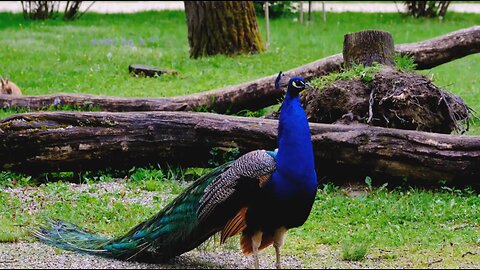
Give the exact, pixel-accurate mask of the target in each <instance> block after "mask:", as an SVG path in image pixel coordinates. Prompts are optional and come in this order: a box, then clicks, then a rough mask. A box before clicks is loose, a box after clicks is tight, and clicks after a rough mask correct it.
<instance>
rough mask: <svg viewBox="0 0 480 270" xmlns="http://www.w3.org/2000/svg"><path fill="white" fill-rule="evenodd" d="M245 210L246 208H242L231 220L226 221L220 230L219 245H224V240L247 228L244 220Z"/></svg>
mask: <svg viewBox="0 0 480 270" xmlns="http://www.w3.org/2000/svg"><path fill="white" fill-rule="evenodd" d="M247 209H248V208H247V207H243V208H242V209H240V211H238V213H237V214H236V215H235V216H234V217H233V218H232V219H230V220H229V221H228V223H227V224H226V225H225V227H224V228H223V230H222V234H221V237H220V243H222V244H223V243H225V240H227V239H228V238H230V237H232V236H234V235H236V234H237V233H239V232H241V231H243V230H244V229H245V228H246V227H247V222H246V220H245V218H246V214H247Z"/></svg>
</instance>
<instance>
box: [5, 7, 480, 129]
mask: <svg viewBox="0 0 480 270" xmlns="http://www.w3.org/2000/svg"><path fill="white" fill-rule="evenodd" d="M314 21H315V23H314V24H313V25H312V26H310V27H307V26H301V25H299V24H297V23H295V22H293V18H282V19H276V20H272V22H271V32H272V33H271V47H270V49H269V50H267V51H266V52H264V53H261V54H257V55H246V56H237V57H225V56H215V57H208V58H204V59H200V60H191V59H190V58H189V57H188V50H189V48H188V41H187V29H186V23H185V16H184V13H183V12H181V11H165V12H145V13H138V14H130V15H99V14H87V15H85V16H84V17H82V19H81V20H79V21H75V22H63V21H48V22H26V21H24V20H23V17H22V16H21V14H9V13H0V32H1V34H2V36H3V37H8V38H3V39H1V40H0V57H1V59H2V63H1V64H0V72H1V73H2V74H7V73H8V74H10V76H11V78H12V80H13V81H14V82H16V83H17V84H18V85H19V86H20V87H21V89H22V90H23V92H24V93H25V94H27V95H43V94H52V93H59V92H68V93H88V94H99V95H112V96H126V97H166V96H177V95H184V94H190V93H196V92H199V91H206V90H211V89H215V88H219V87H225V86H228V85H233V84H237V83H242V82H246V81H250V80H253V79H256V78H261V77H264V76H267V75H272V74H275V73H277V72H278V71H279V70H288V69H291V68H294V67H297V66H299V65H303V64H306V63H309V62H312V61H315V60H317V59H319V58H322V57H326V56H329V55H332V54H336V53H339V52H341V51H342V43H343V36H344V34H346V33H348V32H355V31H360V30H365V29H383V30H386V31H389V32H391V33H392V34H393V37H394V39H395V42H396V43H397V44H400V43H411V42H417V41H421V40H425V39H428V38H433V37H436V36H439V35H442V34H445V33H448V32H451V31H455V30H458V29H461V28H465V27H470V26H473V25H476V24H479V23H480V16H478V15H475V14H456V13H451V14H449V15H448V16H447V17H446V19H445V20H443V21H438V20H425V19H412V18H409V17H403V16H402V15H400V14H360V13H329V14H328V19H327V24H326V25H323V24H322V23H321V14H320V13H315V16H314ZM259 23H260V28H261V31H262V34H263V35H264V32H265V31H264V25H265V23H264V21H263V19H260V22H259ZM264 36H265V35H264ZM132 63H141V64H146V65H152V66H158V67H162V68H173V69H176V70H178V71H179V73H180V74H179V75H177V76H161V77H159V78H134V77H133V76H130V75H129V74H128V65H129V64H132ZM479 68H480V55H471V56H468V57H465V58H463V59H459V60H456V61H452V62H450V63H448V64H444V65H442V66H439V67H436V68H434V69H431V70H427V71H422V73H423V74H426V75H428V76H430V77H433V79H434V80H435V82H436V83H437V85H439V86H442V87H445V88H446V89H447V90H449V91H451V92H453V93H456V94H458V95H460V96H461V97H462V98H463V99H464V100H465V101H466V102H467V104H469V105H470V106H471V107H472V108H473V109H475V110H476V111H480V100H479V99H480V95H479V94H478V91H477V90H476V88H477V87H478V85H479V79H478V76H477V71H478V70H479ZM460 70H461V74H460V73H459V72H458V71H460ZM11 113H12V112H3V113H2V114H0V117H3V116H6V115H9V114H11ZM469 134H472V135H478V134H480V130H478V128H476V126H474V127H473V128H472V132H470V133H469Z"/></svg>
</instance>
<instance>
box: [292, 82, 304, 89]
mask: <svg viewBox="0 0 480 270" xmlns="http://www.w3.org/2000/svg"><path fill="white" fill-rule="evenodd" d="M298 83H299V84H300V85H298V84H297V81H292V85H293V87H295V88H303V87H305V84H304V83H303V82H302V81H298Z"/></svg>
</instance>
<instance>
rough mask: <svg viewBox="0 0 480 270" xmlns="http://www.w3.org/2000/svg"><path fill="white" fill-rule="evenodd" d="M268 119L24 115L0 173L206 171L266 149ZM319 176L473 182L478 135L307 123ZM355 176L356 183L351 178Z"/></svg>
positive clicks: (272, 138)
mask: <svg viewBox="0 0 480 270" xmlns="http://www.w3.org/2000/svg"><path fill="white" fill-rule="evenodd" d="M277 125H278V122H277V121H276V120H271V119H260V118H246V117H237V116H222V115H217V114H211V113H193V112H131V113H107V112H100V113H67V112H49V113H28V114H18V115H14V116H11V117H8V118H5V119H3V120H1V121H0V168H1V169H3V170H11V171H16V172H26V173H42V172H53V171H85V170H97V169H104V168H107V167H111V168H117V169H119V168H126V169H129V168H131V167H133V166H142V165H146V164H149V163H150V164H156V163H158V164H165V163H168V164H177V165H183V166H206V165H208V160H209V159H210V158H211V156H210V150H212V148H213V147H219V148H220V149H226V148H238V149H239V151H240V153H245V152H247V151H250V150H254V149H274V148H275V147H276V136H277ZM310 128H311V133H312V140H313V145H314V151H315V159H316V162H317V170H318V175H319V177H328V178H329V179H331V180H335V179H341V178H344V177H349V178H350V177H352V176H354V177H357V180H358V179H364V177H365V176H366V175H369V176H382V177H383V178H382V179H388V181H393V179H401V178H403V177H407V178H408V179H420V180H421V181H422V182H423V183H428V182H436V181H439V180H444V181H450V182H463V181H476V182H478V179H479V177H480V137H476V136H475V137H474V136H461V135H457V136H452V135H444V134H437V133H426V132H417V131H408V130H399V129H387V128H380V127H373V126H367V125H329V124H311V125H310ZM358 177H360V178H358Z"/></svg>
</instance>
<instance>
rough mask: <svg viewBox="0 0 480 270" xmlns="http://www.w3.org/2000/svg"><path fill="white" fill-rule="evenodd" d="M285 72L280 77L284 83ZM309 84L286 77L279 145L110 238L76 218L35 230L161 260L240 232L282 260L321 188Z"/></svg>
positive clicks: (74, 245) (67, 243)
mask: <svg viewBox="0 0 480 270" xmlns="http://www.w3.org/2000/svg"><path fill="white" fill-rule="evenodd" d="M281 77H282V73H281V72H280V74H279V76H278V77H277V80H276V82H275V84H276V86H277V87H278V85H279V80H280V78H281ZM307 86H308V83H306V82H305V80H304V79H303V78H301V77H293V78H291V79H289V81H288V85H287V92H286V95H285V98H284V101H283V102H282V105H281V109H280V117H279V125H278V149H275V150H274V151H268V150H255V151H251V152H248V153H246V154H244V155H242V156H240V157H239V158H238V159H236V160H234V161H231V162H227V163H225V164H223V165H221V166H219V167H217V168H215V169H213V170H211V171H210V172H209V173H207V174H205V175H203V176H202V177H200V178H199V179H197V180H196V181H195V182H194V183H193V184H191V185H190V186H189V187H188V188H187V189H186V190H185V191H184V192H183V193H182V194H180V195H179V196H178V197H177V198H175V199H174V200H173V201H172V202H171V203H170V204H169V205H167V206H166V207H165V208H164V209H162V210H161V211H160V212H158V213H157V214H156V215H154V216H153V217H151V218H150V219H148V220H146V221H144V222H143V223H140V224H138V225H137V226H135V227H134V228H133V229H131V230H130V231H129V232H128V233H127V234H125V235H124V236H121V237H119V238H115V239H107V238H105V237H102V236H100V235H97V234H92V233H89V232H87V231H86V230H83V229H81V228H79V227H77V226H75V225H73V224H70V223H67V222H62V221H52V222H51V223H50V224H49V225H48V226H46V227H45V228H40V229H39V230H36V231H35V232H34V236H35V237H37V238H38V239H39V240H40V241H41V242H43V243H46V244H49V245H52V246H55V247H59V248H62V249H67V250H73V251H77V252H81V253H88V254H95V255H100V256H104V257H109V258H116V259H121V260H136V261H144V262H154V263H159V262H164V261H166V260H168V259H170V258H173V257H175V256H177V255H180V254H182V253H184V252H187V251H190V250H192V249H194V248H196V247H197V246H199V245H200V244H202V243H203V242H204V241H206V240H207V239H208V238H210V237H211V236H212V235H214V234H216V233H218V232H220V242H221V243H224V242H225V240H226V239H228V238H229V237H232V236H234V235H237V234H241V237H240V246H241V249H242V251H243V253H244V254H245V255H253V259H254V267H255V268H258V267H259V262H258V253H259V250H262V249H264V248H266V247H268V246H270V245H272V244H273V247H274V248H275V252H276V263H275V266H276V267H277V268H281V257H280V252H281V248H282V246H283V242H284V236H285V233H286V232H287V230H288V229H290V228H294V227H299V226H301V225H303V224H304V223H305V221H306V220H307V218H308V216H309V214H310V212H311V209H312V205H313V202H314V199H315V194H316V191H317V177H316V172H315V164H314V155H313V146H312V142H311V137H310V130H309V126H308V121H307V117H306V114H305V111H304V110H303V108H302V106H301V103H300V98H299V93H300V92H301V91H302V90H304V89H305V88H306V87H307Z"/></svg>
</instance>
